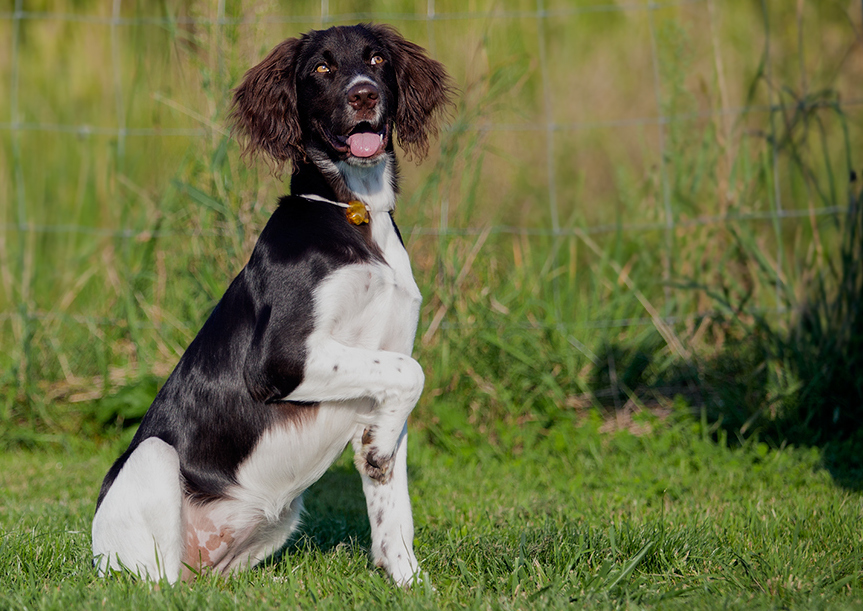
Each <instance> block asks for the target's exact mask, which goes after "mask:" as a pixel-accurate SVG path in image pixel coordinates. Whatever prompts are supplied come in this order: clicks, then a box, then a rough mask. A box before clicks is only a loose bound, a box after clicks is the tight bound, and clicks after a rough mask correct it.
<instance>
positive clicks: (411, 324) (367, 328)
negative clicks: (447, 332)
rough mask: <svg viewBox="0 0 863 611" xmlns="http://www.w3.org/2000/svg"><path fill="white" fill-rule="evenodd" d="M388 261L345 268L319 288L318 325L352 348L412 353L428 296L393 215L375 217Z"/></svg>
mask: <svg viewBox="0 0 863 611" xmlns="http://www.w3.org/2000/svg"><path fill="white" fill-rule="evenodd" d="M371 233H372V239H373V240H374V242H375V244H376V245H377V247H378V248H379V249H380V251H381V253H383V256H384V261H383V262H381V261H372V262H369V263H362V264H355V265H348V266H345V267H343V268H341V269H339V270H337V271H335V272H333V273H332V274H331V275H330V276H329V277H328V278H327V279H326V280H325V281H324V282H323V283H322V284H321V286H320V287H318V289H317V290H316V291H315V320H316V328H317V329H319V330H321V331H324V332H325V333H327V334H329V335H330V336H331V337H332V338H333V339H335V340H336V341H339V342H341V343H343V344H345V345H347V346H352V347H358V348H367V349H371V350H391V351H395V352H402V353H404V354H410V352H411V349H412V347H413V342H414V335H415V334H416V326H417V320H418V318H419V306H420V302H421V300H422V296H421V295H420V292H419V289H418V288H417V285H416V281H415V280H414V277H413V274H412V272H411V265H410V260H409V259H408V254H407V251H406V250H405V248H404V246H403V245H402V242H401V240H400V239H399V237H398V234H397V233H396V230H395V227H394V225H393V223H392V220H391V219H390V218H389V215H387V214H380V215H377V217H376V218H373V219H372V227H371Z"/></svg>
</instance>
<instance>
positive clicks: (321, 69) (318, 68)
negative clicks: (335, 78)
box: [315, 63, 330, 74]
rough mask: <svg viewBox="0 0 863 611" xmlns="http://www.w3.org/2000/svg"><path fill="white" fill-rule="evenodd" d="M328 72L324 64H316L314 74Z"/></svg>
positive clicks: (327, 67) (328, 68) (328, 69)
mask: <svg viewBox="0 0 863 611" xmlns="http://www.w3.org/2000/svg"><path fill="white" fill-rule="evenodd" d="M329 71H330V67H329V66H328V65H326V64H323V63H322V64H318V65H317V66H315V72H317V73H318V74H327V73H328V72H329Z"/></svg>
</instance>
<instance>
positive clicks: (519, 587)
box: [0, 0, 863, 609]
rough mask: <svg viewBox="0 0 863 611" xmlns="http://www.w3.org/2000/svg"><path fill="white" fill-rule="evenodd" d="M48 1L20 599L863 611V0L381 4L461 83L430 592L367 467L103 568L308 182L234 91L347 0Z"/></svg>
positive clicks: (438, 198) (22, 150) (446, 182)
mask: <svg viewBox="0 0 863 611" xmlns="http://www.w3.org/2000/svg"><path fill="white" fill-rule="evenodd" d="M42 4H44V6H42ZM42 4H40V3H39V2H33V3H30V2H28V3H25V11H27V15H28V16H25V17H24V18H22V19H16V18H13V14H12V13H3V12H0V38H3V39H4V40H10V41H12V43H11V44H12V50H13V52H12V53H11V54H5V55H3V54H0V77H2V78H0V81H2V82H4V83H7V82H8V83H9V84H10V87H9V89H8V94H7V91H6V90H5V89H4V95H0V223H2V226H0V346H2V347H3V350H0V449H2V450H3V451H4V453H2V454H0V478H2V479H0V484H2V486H0V528H2V537H3V538H2V542H0V567H3V568H4V576H3V578H2V584H3V588H2V591H0V608H7V607H8V608H21V609H23V608H27V609H30V608H44V609H50V608H59V607H70V606H71V607H76V608H77V607H87V608H89V607H97V606H105V607H123V608H129V607H133V608H137V607H141V608H148V607H178V608H186V607H189V606H192V605H196V606H197V605H207V606H210V607H214V608H222V607H230V608H243V607H252V606H254V607H260V606H287V607H296V606H302V607H306V606H312V605H316V606H324V607H326V606H330V607H338V608H344V607H345V606H353V607H380V606H393V607H408V608H410V607H417V608H450V607H467V608H481V609H485V608H501V609H509V608H534V607H547V608H557V607H564V606H566V607H570V606H573V605H576V606H579V607H599V608H621V607H622V608H639V607H660V608H667V607H683V606H686V607H692V606H695V607H701V608H710V609H713V608H717V607H720V606H727V607H731V608H747V609H748V608H806V609H810V608H816V609H817V608H842V607H848V608H855V607H856V608H860V607H863V574H861V570H863V569H861V560H860V558H861V557H863V549H861V548H863V545H861V536H860V531H859V526H858V525H859V523H860V519H861V514H863V512H861V497H860V491H861V489H863V459H861V457H863V432H861V431H863V386H861V383H860V376H859V375H858V373H857V372H859V370H860V363H861V353H863V331H861V324H860V320H861V319H860V312H861V310H860V303H861V300H863V274H861V271H860V270H863V261H861V258H860V257H861V253H863V225H861V223H863V192H861V189H860V182H859V180H856V181H855V180H853V178H852V180H851V181H849V177H854V176H856V175H857V174H859V173H860V166H859V159H858V158H857V156H856V155H857V154H858V150H857V149H858V148H859V146H858V143H859V140H860V138H861V135H863V132H861V127H863V122H861V111H860V106H859V93H858V90H859V86H858V85H857V84H858V83H859V82H860V80H861V78H863V63H861V57H863V56H861V54H860V38H859V36H858V33H859V31H860V29H861V21H860V18H861V13H860V11H859V6H858V5H857V4H854V3H847V6H846V5H842V4H840V3H830V4H829V5H825V4H824V3H823V2H819V1H817V0H804V1H801V2H797V3H785V4H782V5H781V6H780V4H775V3H768V2H760V3H759V2H751V3H744V4H740V5H739V6H738V5H735V6H734V7H733V8H728V7H726V6H725V5H723V4H722V3H720V2H716V1H715V0H706V1H705V2H684V3H658V4H656V3H654V4H652V5H651V6H650V7H648V6H647V5H644V7H642V6H641V5H638V3H634V4H633V3H630V4H628V5H626V6H625V7H624V6H623V5H619V6H618V7H617V8H619V9H620V10H616V9H615V10H606V9H609V5H607V4H604V5H603V7H604V8H603V10H592V9H596V8H597V6H596V5H598V4H602V3H596V2H577V3H571V4H567V3H554V2H552V3H550V4H549V10H551V11H552V12H553V15H552V16H551V17H549V18H547V19H544V20H541V21H537V20H534V19H531V18H522V17H520V16H519V15H520V14H521V13H520V12H519V11H521V10H524V11H532V10H534V8H535V5H534V4H533V3H529V2H521V1H514V2H507V3H503V4H502V5H501V4H496V3H492V2H490V1H486V0H479V1H477V2H473V3H471V4H470V7H469V10H470V11H473V12H474V13H471V14H467V15H466V14H465V13H464V11H465V8H464V6H463V4H459V3H455V4H451V3H449V2H447V1H445V0H444V1H438V2H437V3H436V4H435V11H436V15H437V16H438V18H437V19H435V20H434V21H425V20H423V19H419V20H415V19H413V18H411V17H409V16H410V15H412V14H413V13H414V11H416V10H417V7H416V6H415V4H416V3H411V2H407V1H406V0H391V1H388V2H385V3H383V4H380V5H376V10H381V11H384V12H383V13H376V16H380V15H386V16H389V17H391V19H389V18H388V19H387V20H389V21H393V23H394V24H395V25H396V26H398V27H399V28H400V29H401V30H402V31H403V32H404V33H405V34H406V35H407V36H408V37H409V38H411V39H412V40H415V41H417V42H418V43H420V44H423V45H426V46H429V47H432V53H433V55H435V57H437V58H438V59H440V60H442V61H443V62H444V63H445V64H446V65H447V67H448V68H449V70H450V71H451V72H452V74H453V76H454V77H455V80H456V81H457V82H458V83H459V86H460V88H461V93H462V95H461V99H460V102H459V106H458V109H457V111H456V112H455V113H454V116H453V118H452V123H451V125H450V127H449V128H448V129H447V130H446V131H445V132H443V133H442V134H441V139H440V142H439V146H438V147H437V148H436V149H435V150H434V151H433V152H432V155H431V156H430V158H429V159H427V160H426V161H425V163H424V164H423V165H422V167H420V168H417V167H415V166H414V165H413V164H410V163H403V165H402V169H403V175H404V176H403V178H404V181H403V182H404V191H403V196H402V200H401V203H400V207H399V210H398V221H399V224H400V228H401V229H402V231H403V234H404V236H405V241H406V243H407V245H408V248H409V251H410V255H411V258H412V261H413V265H414V270H415V274H416V276H417V281H418V284H419V285H420V288H421V290H422V292H423V295H424V298H425V300H424V304H423V309H422V312H421V318H420V329H419V333H418V340H417V344H416V347H415V356H417V358H418V359H419V360H420V362H421V363H422V364H423V367H424V369H425V372H426V391H425V393H424V395H423V397H422V399H421V400H420V403H419V405H418V406H417V408H416V410H415V412H414V415H413V420H412V437H411V455H410V464H411V473H412V477H413V485H412V494H413V497H414V506H415V510H416V511H415V514H416V520H417V526H418V536H417V546H418V550H417V551H418V555H419V556H420V558H421V559H423V562H424V566H425V568H426V569H427V570H428V571H429V573H430V574H431V575H432V579H433V584H434V587H435V590H431V589H430V588H429V587H421V588H415V589H414V590H412V591H410V592H402V591H400V590H396V589H394V588H392V587H391V586H390V585H389V584H388V583H387V582H386V580H385V579H384V578H383V577H382V575H380V574H379V573H378V572H376V571H374V570H373V569H371V568H370V566H369V563H368V559H367V553H366V547H367V546H368V524H367V519H366V517H365V515H364V509H363V503H362V500H361V496H360V491H359V485H358V482H357V478H356V475H355V474H354V473H353V471H352V468H351V467H350V461H349V460H347V459H342V460H341V461H340V462H339V463H338V464H337V465H336V466H335V467H334V468H333V469H332V470H331V471H330V472H329V473H328V474H327V475H326V476H325V478H324V480H323V481H322V482H321V484H320V485H318V486H316V487H314V488H313V489H312V490H311V491H310V493H309V498H308V503H307V507H308V508H309V515H308V518H307V522H306V527H305V528H304V530H303V533H302V534H301V536H300V537H299V538H298V539H297V540H296V541H295V542H293V543H291V545H290V546H289V547H288V548H287V550H286V551H285V553H284V554H283V555H282V556H281V557H280V558H278V559H277V560H276V561H274V562H273V563H271V564H268V565H267V566H265V567H263V568H261V569H258V570H255V571H252V572H250V573H247V574H243V575H241V576H237V577H235V578H232V579H230V580H219V579H215V578H212V577H208V578H205V579H202V580H200V581H199V582H197V583H195V584H192V585H189V586H181V587H177V588H167V587H162V588H151V587H148V586H145V585H141V584H138V583H135V582H133V581H132V580H131V579H126V578H121V579H116V580H110V581H100V580H97V579H96V578H95V576H94V575H93V572H92V570H91V569H90V564H89V558H88V554H89V552H88V549H89V535H88V534H87V533H88V530H89V521H90V517H91V514H92V509H93V501H94V498H95V493H96V489H97V487H98V484H99V481H100V479H101V477H102V475H103V473H104V472H105V470H106V469H107V466H108V465H109V464H110V462H111V460H113V458H114V457H116V455H117V454H118V453H119V451H120V450H121V449H122V447H123V446H124V445H125V444H126V443H128V441H129V439H130V437H131V434H132V432H133V431H134V425H135V424H136V423H137V422H138V421H139V419H140V417H141V416H142V414H143V413H144V411H145V410H146V408H147V406H148V404H149V402H150V401H151V399H152V397H153V395H154V394H155V392H156V390H157V388H158V386H159V385H160V384H161V383H162V382H163V381H164V379H165V378H166V376H167V375H168V373H169V372H170V369H171V368H172V367H173V365H174V364H175V363H176V361H177V359H178V358H179V355H180V354H182V352H183V350H184V349H185V347H186V346H187V345H188V343H189V341H190V340H191V339H192V337H194V335H195V333H196V332H197V330H198V328H199V327H200V325H201V323H202V321H203V320H204V319H205V317H206V316H207V315H208V313H209V312H210V310H211V309H212V307H213V306H214V305H215V303H216V301H217V300H218V299H219V297H220V296H221V294H222V292H223V291H224V289H225V287H226V286H227V283H228V281H229V279H230V278H231V277H233V276H234V275H235V274H236V273H237V271H238V270H239V268H240V267H241V265H242V263H243V262H244V261H245V260H246V258H247V257H248V255H249V253H250V251H251V248H252V246H253V244H254V240H255V237H256V236H257V234H258V232H259V230H260V228H261V227H262V226H263V223H264V222H265V221H266V219H267V217H268V215H269V213H270V210H271V208H272V206H273V204H274V202H275V201H276V197H277V196H278V194H280V193H281V192H282V191H283V190H284V185H283V184H281V183H279V182H278V181H275V180H274V179H273V178H272V177H270V176H268V175H267V174H266V171H265V170H263V169H262V168H257V167H256V168H249V167H246V166H244V165H243V164H242V163H240V162H239V159H238V157H239V153H238V149H237V146H236V144H235V143H233V142H232V141H231V140H230V139H229V138H228V137H227V135H226V134H225V132H224V127H225V125H224V122H225V119H224V118H225V115H226V111H227V104H228V100H229V99H230V89H231V87H233V86H235V85H236V83H237V82H238V81H239V79H240V77H241V75H242V73H243V71H244V70H245V69H247V68H248V67H249V66H251V65H252V64H253V63H254V62H255V61H257V60H259V59H260V58H261V57H262V56H263V55H264V54H265V53H266V51H267V50H268V49H269V48H271V47H272V46H273V44H275V42H277V41H279V40H281V39H283V38H284V37H286V36H289V35H293V34H296V33H298V32H300V31H303V30H306V29H308V28H310V27H317V26H319V25H320V21H321V20H320V19H319V11H320V8H321V4H320V3H317V2H311V1H309V2H304V3H297V2H292V3H290V6H288V5H284V6H275V5H273V4H271V3H267V2H264V1H263V0H261V1H251V0H248V1H246V2H233V1H232V2H227V3H218V6H220V7H221V6H224V10H225V17H226V18H225V19H224V20H222V19H221V17H220V15H218V14H217V10H218V8H217V4H216V3H207V2H200V1H197V0H185V1H184V2H181V3H174V4H171V5H170V6H168V4H163V5H159V6H156V5H152V6H150V5H149V4H147V3H129V2H123V3H120V4H119V5H118V6H119V7H120V10H121V17H122V20H121V21H122V23H121V25H112V21H111V19H110V9H108V8H106V6H107V5H105V4H104V3H99V2H94V1H89V0H83V1H78V0H76V1H75V2H72V1H71V0H59V1H58V2H54V3H42ZM169 4H170V3H169ZM282 4H284V3H282ZM618 4H620V3H618ZM328 5H329V7H330V10H331V14H336V15H339V14H353V13H356V12H358V11H359V12H362V11H365V10H367V8H368V5H367V3H356V2H352V1H347V0H346V1H344V2H342V1H337V2H336V1H334V2H330V3H329V4H328ZM501 7H503V8H505V9H507V10H504V11H503V12H495V13H494V14H492V13H490V12H489V13H487V12H488V11H493V9H498V8H501ZM421 8H422V10H421V12H422V14H423V15H425V13H424V12H423V11H424V10H425V7H424V5H423V7H421ZM40 11H47V12H50V11H53V12H54V15H53V17H57V16H58V15H72V16H73V17H74V18H69V19H67V18H62V17H57V18H49V17H48V15H47V14H43V13H41V12H40ZM106 11H107V12H106ZM405 15H408V17H405ZM76 16H83V17H84V18H81V19H78V18H77V17H76ZM271 17H275V19H271ZM282 17H284V18H285V19H284V22H282V21H280V19H281V18H282ZM337 19H338V18H337ZM190 20H191V21H196V20H197V22H196V23H190ZM215 23H218V25H214V24H215ZM541 41H542V42H543V43H544V45H545V47H544V52H545V58H546V61H545V62H544V63H542V62H540V61H539V56H538V49H539V45H540V43H541ZM105 58H110V62H108V63H109V64H110V69H106V59H105ZM561 61H562V63H561ZM58 74H62V75H63V78H58ZM743 107H745V108H746V111H744V112H738V111H739V109H741V108H743ZM660 115H661V116H662V117H664V118H665V119H663V120H662V121H658V120H655V119H656V117H658V116H660ZM549 121H553V122H554V124H555V125H556V129H555V130H554V131H553V133H547V132H546V131H545V130H544V129H542V130H540V131H536V130H535V129H533V126H536V125H539V126H542V127H543V128H544V127H545V126H546V125H547V124H548V122H549ZM19 123H20V124H21V125H18V124H19ZM21 126H23V127H21ZM58 126H59V127H58ZM66 126H72V127H71V128H70V129H66ZM118 128H128V129H129V131H128V132H123V131H122V130H118ZM136 130H143V132H139V131H136ZM553 193H554V195H555V199H552V194H553ZM552 203H554V204H555V208H554V209H553V208H552V205H551V204H552ZM831 210H832V211H834V212H830V211H831ZM843 211H844V212H843ZM554 219H556V223H557V227H558V229H559V230H558V231H552V229H553V228H554V222H555V221H554ZM669 220H671V221H673V223H671V224H669Z"/></svg>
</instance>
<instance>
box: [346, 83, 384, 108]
mask: <svg viewBox="0 0 863 611" xmlns="http://www.w3.org/2000/svg"><path fill="white" fill-rule="evenodd" d="M379 95H380V94H379V92H378V88H377V87H375V86H374V85H373V84H372V83H360V84H358V85H354V86H353V87H351V88H350V89H349V90H348V104H350V105H351V107H353V108H354V109H355V110H364V109H366V110H371V109H372V108H374V107H375V105H376V104H377V103H378V97H379Z"/></svg>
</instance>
